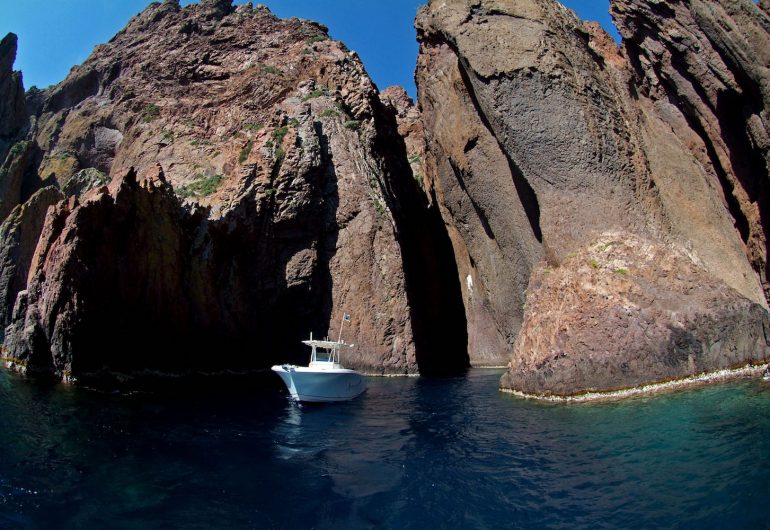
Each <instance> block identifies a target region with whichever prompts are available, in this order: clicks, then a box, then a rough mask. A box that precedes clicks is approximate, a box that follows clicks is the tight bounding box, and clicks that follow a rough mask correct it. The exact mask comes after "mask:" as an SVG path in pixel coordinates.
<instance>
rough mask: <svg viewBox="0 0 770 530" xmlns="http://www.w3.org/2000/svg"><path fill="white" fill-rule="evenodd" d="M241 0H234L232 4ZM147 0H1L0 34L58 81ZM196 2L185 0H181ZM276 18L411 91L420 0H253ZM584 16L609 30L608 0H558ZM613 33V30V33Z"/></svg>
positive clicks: (33, 78) (26, 67) (28, 74)
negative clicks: (313, 31) (334, 44)
mask: <svg viewBox="0 0 770 530" xmlns="http://www.w3.org/2000/svg"><path fill="white" fill-rule="evenodd" d="M244 2H245V0H240V1H239V0H236V1H235V2H234V3H235V4H241V3H244ZM149 3H150V0H0V38H2V36H4V35H5V34H6V33H8V32H9V31H12V32H14V33H16V34H17V35H18V36H19V52H18V55H17V58H16V65H15V69H17V70H21V71H22V72H23V74H24V86H25V87H26V88H29V87H30V86H32V85H35V86H38V87H40V88H43V87H46V86H48V85H51V84H55V83H58V82H59V81H61V80H62V79H64V77H66V75H67V73H68V72H69V69H70V68H71V67H72V66H73V65H75V64H80V63H82V62H83V61H84V60H85V59H86V57H88V55H89V54H90V53H91V50H93V47H94V46H95V45H97V44H99V43H103V42H106V41H108V40H109V39H110V38H111V37H112V36H113V35H114V34H115V33H117V32H118V31H119V30H120V29H121V28H123V26H125V25H126V22H128V19H129V18H131V17H132V16H133V15H135V14H137V13H139V12H140V11H141V10H142V9H144V8H145V7H146V6H147V5H148V4H149ZM190 3H194V2H193V1H191V0H183V1H182V4H183V5H186V4H190ZM254 3H255V4H256V3H262V4H265V5H267V6H268V7H269V8H270V10H271V11H273V13H275V14H276V15H278V16H280V17H284V18H285V17H290V16H297V17H300V18H307V19H311V20H317V21H319V22H322V23H323V24H326V25H327V26H328V27H329V31H330V33H331V36H332V37H333V38H335V39H339V40H342V41H344V42H345V44H347V46H348V47H349V48H350V49H353V50H356V51H357V52H358V54H359V55H360V56H361V59H362V60H363V61H364V64H365V66H366V69H367V71H368V72H369V74H370V75H371V76H372V78H373V79H374V81H375V83H377V86H378V87H380V89H383V88H385V87H387V86H390V85H396V84H398V85H402V86H404V87H405V88H406V89H407V91H408V92H409V93H410V95H412V96H413V97H414V95H415V88H414V81H413V74H414V65H415V59H416V57H417V43H416V42H415V33H414V28H413V25H412V24H413V20H414V14H415V12H416V11H417V7H418V6H420V5H421V4H423V3H424V1H423V0H388V1H377V0H259V1H255V2H254ZM563 3H564V4H565V5H567V6H568V7H570V8H571V9H573V10H575V11H576V12H577V13H578V15H579V16H581V17H582V18H584V19H590V20H598V21H599V22H601V23H602V25H604V26H605V28H608V29H610V30H612V31H614V28H612V21H611V19H610V17H609V15H608V10H609V0H563ZM615 35H616V36H617V33H615Z"/></svg>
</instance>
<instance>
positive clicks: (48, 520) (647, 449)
mask: <svg viewBox="0 0 770 530" xmlns="http://www.w3.org/2000/svg"><path fill="white" fill-rule="evenodd" d="M500 373H501V372H500V371H499V370H472V371H470V372H469V373H468V374H467V376H464V377H458V378H452V379H423V378H404V379H384V378H372V379H369V381H368V382H369V390H368V391H367V392H366V394H364V395H363V396H361V397H360V398H358V399H357V400H355V401H352V402H349V403H342V404H336V405H323V406H311V407H307V406H303V407H300V406H298V405H296V404H294V403H292V402H290V401H289V400H288V399H287V396H286V393H285V392H283V391H282V390H281V389H280V388H279V387H278V386H275V387H273V386H270V385H268V388H264V385H262V386H263V389H262V390H252V389H249V388H248V387H246V388H243V387H241V388H238V387H233V386H232V385H228V386H227V387H221V386H215V387H211V388H209V387H207V386H202V387H200V388H198V389H196V390H191V389H187V390H184V391H182V390H178V391H174V392H162V393H158V392H153V393H136V394H130V395H126V394H105V393H100V392H96V391H92V390H86V389H82V388H72V387H65V386H57V387H45V386H38V385H34V384H30V383H29V382H26V381H23V380H20V379H18V378H17V377H16V376H12V375H9V374H7V373H5V372H0V528H100V529H101V528H141V529H154V528H287V529H302V528H394V529H406V528H416V529H420V530H429V529H436V528H494V529H501V528H538V529H541V528H570V529H572V528H699V529H700V528H770V384H768V383H763V382H761V381H742V382H737V383H730V384H723V385H718V386H711V387H706V388H699V389H692V390H687V391H680V392H676V393H671V394H667V395H659V396H656V397H645V398H634V399H629V400H625V401H621V402H614V403H603V404H543V403H535V402H530V401H525V400H522V399H520V398H516V397H513V396H509V395H505V394H501V393H499V392H498V391H497V381H498V379H499V377H500Z"/></svg>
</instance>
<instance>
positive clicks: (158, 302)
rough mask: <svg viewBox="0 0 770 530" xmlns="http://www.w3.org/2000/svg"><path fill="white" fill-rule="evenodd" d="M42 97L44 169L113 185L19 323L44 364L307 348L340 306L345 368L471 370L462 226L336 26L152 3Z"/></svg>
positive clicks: (12, 334)
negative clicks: (452, 237) (419, 176)
mask: <svg viewBox="0 0 770 530" xmlns="http://www.w3.org/2000/svg"><path fill="white" fill-rule="evenodd" d="M32 107H33V108H34V110H35V112H36V114H37V124H38V126H37V128H36V129H35V131H34V141H35V142H36V143H37V145H39V146H40V149H41V152H42V154H41V156H39V157H38V159H37V163H38V164H39V165H38V169H37V174H38V176H39V179H41V180H46V181H49V182H55V183H58V184H59V185H60V186H61V187H62V189H63V190H65V192H68V193H78V194H79V193H82V192H83V191H84V190H86V189H88V188H89V187H93V186H97V187H98V186H99V185H100V182H101V181H102V180H104V181H105V182H106V181H109V178H108V175H109V176H111V177H112V183H111V184H110V186H109V189H107V188H101V189H98V190H95V191H91V192H88V193H86V194H85V195H84V196H82V197H80V198H78V199H76V200H74V199H71V200H70V201H69V202H67V203H65V204H62V205H60V206H59V207H58V208H57V209H56V211H55V213H53V214H52V215H50V216H49V218H48V220H47V222H46V225H45V228H44V230H43V233H42V236H41V239H40V244H39V245H38V249H37V253H36V255H35V259H34V260H33V263H32V266H31V271H30V276H29V283H28V285H27V290H26V291H25V292H22V293H21V294H20V295H19V297H18V300H17V304H16V307H15V309H14V315H13V324H12V326H11V327H10V328H9V331H8V341H7V346H8V351H9V352H10V353H9V355H10V356H11V357H12V358H13V359H15V361H19V362H22V363H26V364H27V369H28V371H29V372H31V373H34V372H38V373H50V374H54V375H55V376H57V377H61V376H64V375H67V376H72V377H75V378H77V379H79V380H88V381H91V382H93V381H99V380H103V379H105V378H107V377H112V375H114V374H120V377H121V378H123V377H131V376H134V375H142V374H152V373H156V374H186V373H193V372H204V373H211V372H218V371H223V370H236V371H240V370H253V369H262V368H266V367H269V366H270V365H271V364H274V363H279V362H287V361H293V362H301V361H306V359H307V356H308V355H309V352H307V351H305V350H306V348H305V347H304V346H302V345H301V344H300V343H299V341H300V339H303V338H306V337H307V335H308V333H309V332H311V331H312V332H313V333H314V334H315V335H316V336H321V335H323V334H325V333H327V332H328V333H329V334H330V335H332V336H334V335H336V334H337V333H338V331H339V328H338V326H339V318H340V316H341V315H342V313H343V312H347V313H350V314H351V315H352V320H351V324H349V325H346V327H345V330H344V338H345V339H346V340H347V341H348V342H351V343H354V344H355V345H356V348H355V349H353V350H352V351H351V352H349V353H348V355H347V356H346V358H345V359H344V362H345V364H346V365H347V366H350V367H354V368H359V369H362V370H364V371H366V372H371V373H396V374H408V373H415V372H417V371H418V370H421V371H423V372H426V371H442V369H443V371H447V367H449V370H457V369H461V368H464V367H465V366H467V356H465V350H464V343H465V340H464V338H463V337H464V325H460V326H455V328H456V329H457V330H458V331H457V332H456V333H457V334H459V336H460V337H461V338H460V339H459V340H454V337H455V334H456V333H455V332H450V333H446V332H445V330H444V329H443V326H444V325H445V323H446V322H447V317H446V315H447V314H452V315H454V316H453V317H452V318H459V319H460V320H461V321H462V318H463V315H462V311H459V313H458V312H457V311H454V313H452V311H453V309H458V308H460V307H461V306H460V303H459V295H457V296H458V297H457V299H453V296H456V294H457V293H456V291H457V289H456V283H455V278H456V274H454V273H450V274H449V275H448V277H449V278H450V279H451V283H450V288H445V287H444V286H443V285H442V282H444V281H445V277H446V276H447V275H446V274H445V273H443V272H442V271H443V270H449V271H451V270H452V267H451V266H450V267H448V268H446V267H443V266H441V265H440V264H441V263H442V260H444V259H446V258H449V259H451V253H450V252H449V251H448V248H449V245H448V240H447V239H446V235H445V233H444V231H443V224H442V222H441V219H440V216H439V214H438V212H437V211H436V210H435V208H433V209H431V208H429V205H428V202H427V201H426V200H425V199H424V198H423V195H422V194H421V192H420V191H419V188H418V187H417V184H416V182H415V180H414V178H413V175H412V171H411V170H410V165H409V163H408V162H407V150H406V147H405V144H404V140H403V139H402V138H401V136H399V134H398V123H397V113H398V111H397V110H396V109H395V108H393V107H392V106H385V105H383V103H381V101H380V99H379V95H378V93H377V90H376V88H375V87H374V85H373V83H372V82H371V80H370V79H369V77H368V76H367V75H366V73H365V70H364V68H363V65H361V63H360V61H359V60H358V58H357V56H356V55H355V54H354V53H352V52H349V51H347V49H346V48H345V47H344V45H342V44H341V43H339V42H334V41H331V40H330V39H329V38H328V36H327V35H326V32H325V28H323V27H322V26H319V25H317V24H313V23H309V22H303V21H299V20H297V19H292V20H280V19H278V18H276V17H274V16H273V15H272V14H270V12H269V11H267V9H266V8H263V7H257V8H253V7H252V6H251V5H250V4H247V5H244V6H239V7H237V8H236V7H233V6H232V5H231V3H230V2H228V1H219V2H202V3H201V4H196V5H191V6H189V7H186V8H184V9H182V8H180V7H179V5H178V3H177V2H165V3H163V4H154V5H151V6H150V7H148V9H147V10H145V11H144V12H143V13H141V14H140V15H138V16H137V17H135V18H134V19H132V20H131V22H130V23H129V24H128V26H127V27H126V29H125V30H123V31H122V32H120V33H119V34H118V35H116V37H115V38H113V39H112V40H111V41H110V42H109V43H108V44H106V45H103V46H99V47H97V49H96V50H95V51H94V54H93V55H92V56H91V57H90V58H89V59H88V60H87V61H86V62H85V63H84V64H83V65H81V66H79V67H77V68H75V69H74V70H73V71H72V73H71V74H70V76H69V77H68V78H67V79H66V80H65V81H64V82H62V83H61V84H60V85H58V86H56V87H54V88H53V89H51V90H49V91H47V92H45V93H44V94H42V96H41V97H39V98H38V99H36V100H35V104H34V105H32ZM128 168H135V169H128ZM137 175H139V176H138V177H137ZM411 226H416V227H419V228H418V229H411V228H405V227H411ZM442 237H443V239H442ZM423 258H424V259H423ZM452 287H454V290H453V289H452ZM426 292H427V293H436V294H435V296H432V297H429V296H422V294H421V293H426ZM447 293H449V294H447ZM429 300H430V301H431V302H430V303H429V302H428V301H429ZM433 300H436V301H437V302H438V303H437V304H435V305H434V304H433V303H432V301H433ZM447 300H448V301H449V303H442V301H447ZM436 337H438V339H436ZM444 337H446V339H445V338H444ZM445 340H451V341H452V343H453V344H454V345H455V348H456V350H457V351H456V352H452V351H451V349H450V348H445V347H443V346H444V342H443V341H445ZM108 344H109V345H110V346H109V347H106V345H108ZM456 345H459V347H457V346H456ZM418 348H420V349H421V351H422V352H427V353H426V354H425V355H422V356H420V355H418V354H417V349H418ZM434 351H435V352H437V353H435V354H434V353H432V352H434ZM438 359H440V362H439V361H438ZM110 374H112V375H110Z"/></svg>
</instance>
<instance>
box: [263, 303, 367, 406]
mask: <svg viewBox="0 0 770 530" xmlns="http://www.w3.org/2000/svg"><path fill="white" fill-rule="evenodd" d="M349 319H350V317H349V316H348V315H347V314H346V315H345V316H344V317H343V322H345V321H347V320H349ZM341 338H342V332H341V331H340V340H337V341H336V342H335V341H330V340H313V334H312V333H311V334H310V340H303V341H302V343H303V344H307V345H308V346H310V347H311V348H312V349H313V351H312V353H311V354H310V364H309V365H307V366H296V365H293V364H282V365H276V366H273V368H272V369H273V371H274V372H275V373H277V374H278V375H279V376H280V377H281V379H282V380H283V382H284V384H285V385H286V388H287V389H288V390H289V394H291V397H293V398H294V399H296V400H297V401H306V402H317V403H323V402H329V401H347V400H350V399H353V398H355V397H357V396H359V395H361V394H362V393H363V392H364V390H366V380H365V379H364V377H363V376H362V375H361V374H359V373H358V372H356V371H355V370H350V369H348V368H345V367H344V366H342V365H341V364H340V349H342V347H343V346H345V347H350V345H349V344H345V341H343V340H341Z"/></svg>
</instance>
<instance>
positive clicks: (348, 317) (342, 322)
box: [337, 311, 350, 342]
mask: <svg viewBox="0 0 770 530" xmlns="http://www.w3.org/2000/svg"><path fill="white" fill-rule="evenodd" d="M345 322H350V315H348V314H347V313H345V312H344V311H343V312H342V320H341V321H340V335H339V337H337V342H341V341H342V325H343V324H344V323H345Z"/></svg>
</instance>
